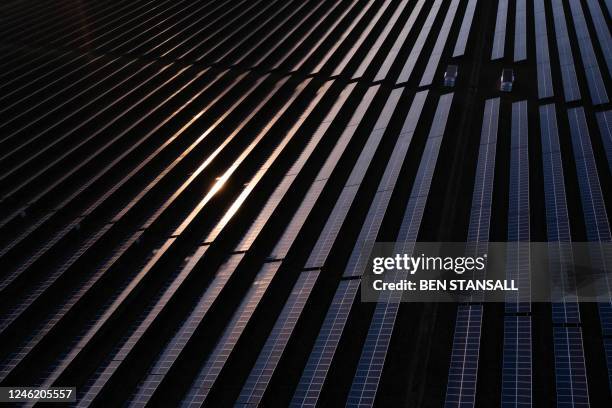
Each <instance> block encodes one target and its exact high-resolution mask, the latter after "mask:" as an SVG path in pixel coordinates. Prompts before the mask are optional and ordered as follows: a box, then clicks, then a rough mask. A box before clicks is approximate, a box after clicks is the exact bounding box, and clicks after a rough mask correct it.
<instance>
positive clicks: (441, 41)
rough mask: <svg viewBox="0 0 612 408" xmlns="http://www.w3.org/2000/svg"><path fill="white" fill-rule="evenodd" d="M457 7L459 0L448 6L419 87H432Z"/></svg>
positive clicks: (454, 0)
mask: <svg viewBox="0 0 612 408" xmlns="http://www.w3.org/2000/svg"><path fill="white" fill-rule="evenodd" d="M457 7H459V0H453V2H452V3H451V4H450V6H448V11H447V12H446V17H445V18H444V22H443V23H442V28H441V29H440V32H439V33H438V39H437V40H436V44H435V45H434V48H433V51H432V52H431V56H430V57H429V62H428V63H427V67H425V72H424V73H423V76H422V77H421V83H420V84H419V86H426V85H431V83H432V81H433V78H434V75H436V70H437V69H438V64H439V63H440V58H441V57H442V53H443V52H444V47H445V46H446V41H447V40H448V35H449V34H450V30H451V27H452V25H453V21H454V20H455V14H456V13H457Z"/></svg>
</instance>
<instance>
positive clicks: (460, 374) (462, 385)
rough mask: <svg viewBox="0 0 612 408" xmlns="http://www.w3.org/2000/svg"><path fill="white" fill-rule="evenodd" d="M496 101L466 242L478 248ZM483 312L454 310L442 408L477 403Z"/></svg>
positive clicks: (483, 141)
mask: <svg viewBox="0 0 612 408" xmlns="http://www.w3.org/2000/svg"><path fill="white" fill-rule="evenodd" d="M499 104H500V100H499V98H495V99H488V100H487V101H486V102H485V106H484V115H483V119H482V130H481V133H480V145H479V148H478V162H477V165H476V166H477V167H476V175H475V179H474V180H475V181H474V190H473V193H472V206H471V210H470V224H469V229H468V233H467V241H468V242H469V243H471V244H475V245H476V246H477V247H482V246H485V245H486V243H487V242H488V241H489V227H490V219H491V211H492V208H491V205H492V198H493V197H492V196H493V179H494V174H495V155H496V149H497V132H498V123H499ZM482 313H483V306H482V304H478V303H476V304H461V305H459V307H458V309H457V318H456V321H455V332H454V336H453V346H452V352H451V358H450V367H449V369H448V383H447V386H446V400H445V402H444V406H445V407H463V406H472V405H474V404H475V402H476V399H475V398H476V380H477V376H478V358H479V352H480V334H481V324H482Z"/></svg>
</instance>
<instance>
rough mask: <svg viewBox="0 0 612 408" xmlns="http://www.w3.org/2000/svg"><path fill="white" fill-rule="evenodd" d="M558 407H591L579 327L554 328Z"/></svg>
mask: <svg viewBox="0 0 612 408" xmlns="http://www.w3.org/2000/svg"><path fill="white" fill-rule="evenodd" d="M553 330H554V336H553V338H554V350H555V383H556V386H557V406H564V407H565V406H567V407H589V406H590V403H589V393H588V386H587V383H586V367H585V364H584V348H583V345H582V332H581V330H580V329H579V328H577V327H554V329H553Z"/></svg>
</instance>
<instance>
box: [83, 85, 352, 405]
mask: <svg viewBox="0 0 612 408" xmlns="http://www.w3.org/2000/svg"><path fill="white" fill-rule="evenodd" d="M329 85H331V83H330V82H328V83H327V84H326V85H324V86H323V87H322V88H321V89H320V90H319V93H318V95H317V96H316V97H315V98H314V99H313V100H312V102H311V103H310V104H309V105H308V107H307V108H306V109H305V110H304V113H303V114H302V115H301V116H300V117H299V118H298V119H297V121H296V122H295V124H294V126H293V127H292V128H291V129H290V130H289V131H288V132H287V133H286V135H285V139H284V140H283V141H281V142H280V143H279V144H278V145H277V147H276V149H275V150H274V151H273V152H272V154H271V155H270V156H269V158H268V161H267V162H266V163H264V164H263V165H262V167H261V168H260V170H259V171H258V172H257V173H256V174H255V176H254V177H253V179H252V180H251V182H250V183H248V184H247V186H246V187H245V189H244V190H243V193H242V194H241V195H239V196H238V198H237V199H236V200H235V201H234V204H233V205H231V206H230V207H229V209H228V210H227V212H226V214H225V215H224V216H223V217H221V219H220V220H219V222H218V223H217V225H216V226H215V227H214V228H213V229H212V231H211V233H210V234H209V235H208V237H207V239H206V241H208V242H211V241H213V240H214V239H215V238H216V237H217V235H218V234H219V233H221V231H222V230H223V229H224V228H225V226H226V225H227V223H228V221H229V220H230V219H231V217H232V216H233V215H234V213H235V211H236V208H237V207H239V206H240V205H242V203H243V202H244V199H245V198H246V197H245V192H246V194H247V195H248V193H249V192H250V191H252V189H253V188H254V187H255V186H256V185H257V183H258V182H259V180H261V178H262V176H263V174H264V173H265V172H266V171H268V169H269V168H270V166H271V164H272V161H274V160H275V159H276V157H278V154H279V152H280V151H281V150H282V149H284V147H285V146H286V145H287V143H288V142H289V141H290V139H291V138H293V136H294V135H295V133H296V132H297V130H298V129H299V128H300V127H301V126H302V124H303V122H304V120H305V118H306V117H307V116H308V115H309V114H310V113H311V112H312V110H313V109H314V108H315V106H317V105H318V103H319V102H320V100H321V98H322V97H323V96H324V95H325V93H326V91H327V90H328V89H329ZM350 90H352V87H349V88H348V89H346V90H345V92H347V91H350ZM345 96H346V95H345ZM339 100H340V101H342V100H343V98H342V97H341V98H340V99H339ZM311 142H314V143H315V144H316V142H318V140H317V138H314V140H311ZM311 151H312V148H311V149H309V148H308V146H307V148H306V149H305V150H304V151H303V152H302V154H303V155H306V156H308V155H309V154H310V153H311ZM296 163H297V165H298V167H299V163H300V161H299V158H298V161H297V162H296ZM295 166H296V164H294V167H295ZM292 169H293V167H292ZM291 180H293V179H291ZM203 248H206V247H203ZM204 253H205V250H204V251H202V250H198V251H196V253H195V254H194V256H193V257H191V259H190V262H188V263H187V264H186V265H185V266H184V268H182V270H181V272H180V273H179V274H178V275H177V276H176V278H175V279H174V280H173V281H172V284H171V285H169V287H168V288H167V290H166V291H165V292H164V294H163V295H162V296H161V298H160V299H159V300H158V301H157V303H156V304H155V306H154V307H153V308H152V309H151V310H150V311H149V313H148V314H147V316H146V317H145V318H143V321H142V323H140V325H138V328H137V329H136V330H135V331H134V333H133V334H132V335H131V336H130V338H129V339H128V340H127V341H126V344H125V345H124V346H123V347H121V348H118V349H117V353H118V355H121V356H122V357H121V358H119V357H115V358H114V359H113V361H115V362H120V361H121V360H122V359H123V358H124V356H126V355H128V354H129V353H130V352H131V351H132V349H133V348H134V346H135V345H136V344H137V343H138V342H141V341H142V338H143V336H144V335H145V333H146V331H147V328H148V327H149V326H150V325H151V322H152V321H153V320H154V319H155V317H156V316H157V315H158V314H159V313H160V312H161V311H162V310H163V309H164V307H165V306H166V305H167V304H168V302H169V301H170V299H171V298H172V297H173V296H174V293H175V292H176V291H177V289H178V288H179V287H180V286H181V285H182V283H183V281H184V280H185V279H186V277H187V276H188V275H189V274H190V273H191V271H192V270H193V268H194V266H195V265H196V264H197V262H198V261H199V260H200V259H201V258H202V257H203V255H204ZM235 266H236V265H234V268H235ZM228 277H229V274H228ZM226 280H227V279H226ZM119 365H120V363H117V364H115V365H114V366H113V367H112V368H110V369H107V370H105V371H104V373H103V374H104V377H105V378H101V379H99V380H98V381H96V388H95V390H97V391H99V390H100V389H101V387H102V386H103V385H104V383H105V382H106V381H107V380H108V378H109V377H110V376H111V375H112V374H114V372H115V371H116V369H117V367H118V366H119ZM154 389H155V388H154V387H153V386H152V384H148V387H147V390H149V391H153V390H154ZM147 396H150V394H147ZM87 397H88V398H91V399H93V398H94V397H95V395H93V392H90V393H88V395H87ZM139 399H140V401H141V402H142V401H143V399H144V396H142V395H140V396H139Z"/></svg>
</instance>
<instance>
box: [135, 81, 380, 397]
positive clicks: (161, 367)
mask: <svg viewBox="0 0 612 408" xmlns="http://www.w3.org/2000/svg"><path fill="white" fill-rule="evenodd" d="M377 90H378V87H372V88H370V89H369V90H368V91H367V92H366V94H365V95H364V97H363V99H362V101H361V102H360V104H359V105H358V106H357V108H356V109H355V112H354V114H353V116H352V117H351V119H350V120H349V124H348V126H347V128H346V130H345V132H344V133H343V134H342V135H341V137H340V138H339V139H338V141H337V143H336V145H335V146H334V149H333V150H332V153H331V154H330V156H328V158H327V159H326V162H325V164H324V165H323V168H322V169H321V170H320V172H319V175H324V176H325V177H324V178H323V179H322V180H319V181H315V182H314V183H313V184H312V185H311V187H310V189H309V190H308V192H307V193H306V196H305V198H304V199H303V200H302V203H301V205H300V208H298V210H297V211H296V213H295V214H294V217H293V219H296V218H297V219H298V221H299V223H294V222H293V221H292V222H290V223H289V226H288V227H287V230H286V231H285V236H287V234H291V236H292V237H295V236H297V233H298V231H299V225H301V224H300V223H303V222H304V220H305V218H306V215H307V214H308V212H309V211H310V209H311V208H312V207H313V206H314V202H315V201H316V199H317V198H318V196H319V194H320V192H321V190H322V188H323V187H324V185H325V183H326V181H327V177H328V175H329V174H331V171H332V170H333V166H327V163H332V164H334V165H335V164H336V163H337V157H336V156H337V155H341V154H342V152H343V151H344V149H345V148H346V146H347V145H348V143H349V141H350V140H351V138H352V137H353V135H354V131H355V128H356V126H357V124H358V123H359V120H360V119H361V117H362V116H363V113H364V112H365V110H366V109H367V107H368V106H369V104H370V103H371V100H372V98H373V97H374V95H375V93H376V91H377ZM345 97H346V95H345ZM342 99H343V98H341V100H342ZM338 109H339V106H338V105H335V106H334V107H332V110H331V111H330V113H329V114H328V116H326V117H325V119H324V122H323V123H322V125H321V126H323V128H325V129H327V126H329V124H330V123H331V121H332V120H333V118H334V117H335V115H336V114H337V112H338ZM319 129H320V128H319ZM322 136H323V135H322V134H320V135H316V136H314V137H313V139H312V140H314V141H317V139H318V140H320V138H321V137H322ZM312 148H313V146H310V147H309V146H307V147H306V149H305V150H304V151H303V152H308V150H311V149H312ZM301 159H304V157H301V156H300V158H298V160H297V161H296V162H295V164H294V166H292V167H291V168H290V169H289V170H288V173H289V174H292V173H295V172H297V171H299V169H300V168H301V166H302V165H303V163H302V161H301ZM292 179H293V178H292ZM280 187H281V186H279V187H278V188H280ZM275 198H276V195H275V194H274V193H273V194H272V196H271V200H274V199H275ZM292 225H298V227H291V226H292ZM251 228H252V229H258V230H260V228H261V226H260V225H259V224H253V225H252V226H251ZM258 234H259V232H257V233H254V232H253V233H250V232H249V233H247V234H246V236H248V237H252V238H249V241H248V246H245V242H244V241H243V242H241V243H239V244H238V246H237V248H236V250H239V249H240V248H243V249H244V250H245V251H246V250H248V249H249V248H250V246H251V243H252V242H253V241H254V239H255V237H256V236H257V235H258ZM285 242H286V246H290V245H291V243H292V240H287V241H285ZM238 255H240V257H237V256H238ZM242 256H243V255H242V254H236V255H234V256H233V257H231V258H230V259H229V260H228V261H227V262H226V264H224V266H223V267H222V268H220V269H219V271H218V272H217V275H216V276H215V278H214V280H213V282H212V283H211V284H210V285H209V286H208V288H207V289H206V291H205V292H204V294H203V295H202V296H201V297H200V300H199V303H198V305H197V306H196V308H195V309H194V310H196V311H197V313H196V312H194V313H192V314H191V315H190V316H189V317H188V318H187V319H186V320H185V321H184V323H183V325H182V326H181V328H180V329H179V331H178V332H177V334H176V335H175V336H174V337H173V338H172V340H171V341H170V343H168V344H167V345H166V346H165V349H164V352H162V353H160V356H159V357H158V359H157V361H156V363H155V364H154V366H153V368H152V370H151V371H150V372H149V375H148V377H147V378H146V379H145V381H144V382H143V383H141V385H140V387H139V389H138V391H137V393H136V395H135V396H134V401H138V403H142V404H145V403H147V402H148V401H149V399H150V398H151V397H152V395H153V392H154V391H155V390H156V388H157V386H158V385H159V383H160V382H161V380H162V379H163V376H165V375H166V374H167V373H168V372H169V370H170V368H171V367H172V366H173V364H174V363H175V361H176V359H177V358H178V356H179V354H180V352H181V351H182V350H183V349H184V348H185V346H186V344H187V342H188V341H189V339H190V338H191V337H192V336H193V334H194V333H195V331H196V329H197V328H198V327H199V326H200V325H201V322H202V320H203V319H204V316H205V315H206V314H207V312H208V310H209V309H210V307H211V305H212V304H213V303H214V302H216V301H217V298H218V296H219V294H220V293H221V291H222V290H223V287H224V286H225V284H226V282H227V281H228V280H229V279H230V277H231V276H232V275H233V274H234V273H235V271H236V270H237V267H238V265H239V263H240V259H241V257H242ZM232 260H233V261H232Z"/></svg>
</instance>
